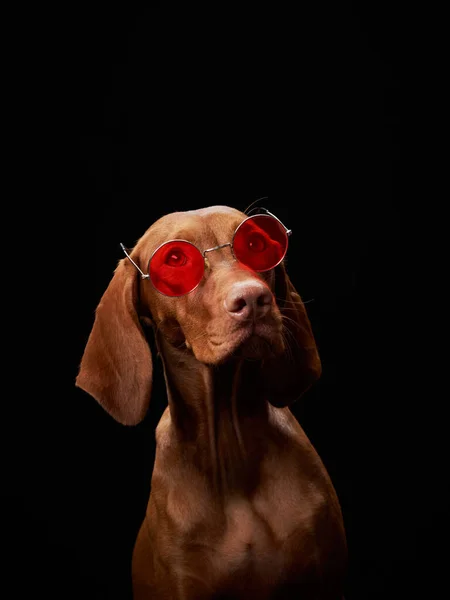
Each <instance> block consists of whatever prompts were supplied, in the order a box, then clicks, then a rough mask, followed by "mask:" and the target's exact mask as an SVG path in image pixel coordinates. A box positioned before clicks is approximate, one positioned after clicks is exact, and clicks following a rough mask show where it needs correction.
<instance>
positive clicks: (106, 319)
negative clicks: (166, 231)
mask: <svg viewBox="0 0 450 600" xmlns="http://www.w3.org/2000/svg"><path fill="white" fill-rule="evenodd" d="M138 285H139V284H138V272H137V270H136V269H135V267H134V266H133V265H131V264H130V263H129V262H128V261H127V259H122V260H121V261H120V262H119V264H118V266H117V268H116V270H115V272H114V276H113V278H112V280H111V282H110V283H109V285H108V287H107V289H106V291H105V293H104V294H103V296H102V298H101V300H100V303H99V305H98V307H97V310H96V313H95V321H94V325H93V327H92V330H91V333H90V335H89V339H88V341H87V344H86V347H85V350H84V354H83V357H82V360H81V365H80V370H79V373H78V376H77V378H76V385H77V386H78V387H80V388H81V389H83V390H84V391H86V392H88V393H89V394H91V396H93V397H94V398H95V399H96V400H97V401H98V402H99V403H100V404H101V405H102V406H103V408H104V409H105V410H106V411H107V412H108V413H109V414H110V415H111V416H112V417H114V419H116V420H117V421H119V422H120V423H122V424H124V425H135V424H137V423H139V422H140V421H142V419H143V418H144V416H145V413H146V411H147V409H148V404H149V401H150V392H151V386H152V357H151V352H150V348H149V345H148V343H147V341H146V338H145V334H144V331H143V329H142V327H141V324H140V322H139V316H138V311H137V303H138Z"/></svg>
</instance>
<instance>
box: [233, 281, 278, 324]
mask: <svg viewBox="0 0 450 600" xmlns="http://www.w3.org/2000/svg"><path fill="white" fill-rule="evenodd" d="M272 300H273V296H272V292H271V291H270V290H269V288H268V287H267V286H266V285H264V284H263V283H260V282H259V281H251V282H248V281H241V282H238V283H235V284H234V285H233V287H232V288H231V290H230V291H229V292H228V294H227V296H226V298H225V302H224V304H225V310H226V311H227V312H228V313H229V314H230V315H231V316H232V317H234V318H236V319H240V320H247V319H257V318H259V317H262V316H263V315H265V314H266V313H267V312H268V311H269V309H270V306H271V305H272Z"/></svg>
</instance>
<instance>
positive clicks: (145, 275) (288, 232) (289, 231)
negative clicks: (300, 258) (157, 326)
mask: <svg viewBox="0 0 450 600" xmlns="http://www.w3.org/2000/svg"><path fill="white" fill-rule="evenodd" d="M253 210H263V211H265V212H264V213H256V214H252V215H248V216H247V218H246V219H244V220H243V221H242V223H240V224H239V225H238V226H237V227H236V229H235V232H234V233H233V237H232V239H231V242H227V243H226V244H219V245H218V246H213V247H212V248H206V250H203V251H201V250H200V248H198V247H197V246H196V245H195V244H193V243H192V242H190V241H189V240H183V239H178V238H176V239H173V240H167V242H163V243H162V244H160V245H159V246H158V247H157V248H156V249H155V250H154V251H153V252H152V255H151V256H150V258H149V261H148V264H147V271H150V262H151V260H152V258H153V257H154V256H155V254H156V253H157V252H158V250H159V249H160V248H162V247H163V246H165V245H166V244H168V243H169V242H184V243H186V244H190V245H191V246H194V248H195V249H196V250H198V252H200V254H201V255H202V257H203V259H204V260H205V261H206V260H207V256H206V254H207V253H208V252H213V251H214V250H221V249H222V248H227V247H228V246H229V247H230V250H231V254H232V256H233V258H234V260H235V261H237V262H239V260H238V259H237V258H236V256H235V254H234V250H233V242H234V238H235V236H236V234H237V232H238V230H239V229H240V228H241V227H242V225H243V224H244V223H246V222H247V221H248V220H249V219H253V218H254V217H270V218H273V219H275V220H276V221H278V223H280V225H281V226H282V227H283V229H284V230H285V232H286V237H287V238H289V236H290V235H292V229H288V228H287V227H286V225H285V224H284V223H282V221H280V219H279V218H278V217H276V216H275V215H274V214H272V213H271V212H270V211H268V210H267V209H266V208H262V207H255V208H254V209H252V212H253ZM120 247H121V248H122V250H123V253H124V254H125V256H126V257H127V258H128V260H129V261H130V262H131V264H132V265H134V266H135V267H136V269H137V270H138V271H139V273H140V275H141V278H142V279H149V280H150V283H151V284H152V285H153V282H152V278H151V277H150V273H149V272H148V273H144V271H142V269H141V268H140V267H139V266H138V265H137V264H136V263H135V262H134V260H133V259H132V258H131V256H130V254H129V253H128V250H127V248H126V247H125V246H124V245H123V244H122V242H120ZM286 252H287V246H286ZM286 252H285V253H284V254H283V256H282V257H281V258H280V260H279V261H278V262H277V263H276V264H275V265H273V266H272V267H270V269H265V271H270V270H271V269H274V268H275V267H277V266H278V265H279V264H280V263H281V262H282V260H283V259H284V257H285V256H286ZM262 272H264V271H261V273H262ZM200 281H201V279H200ZM200 281H199V282H198V283H197V285H196V286H195V287H193V288H192V290H189V292H186V294H182V295H183V296H186V295H187V294H190V293H191V292H193V291H194V290H195V289H196V288H197V287H198V286H199V285H200ZM153 287H154V288H155V290H156V291H157V292H158V293H160V294H162V295H163V296H168V297H170V298H177V297H178V296H169V295H168V294H164V292H161V291H160V290H158V288H157V287H156V286H154V285H153Z"/></svg>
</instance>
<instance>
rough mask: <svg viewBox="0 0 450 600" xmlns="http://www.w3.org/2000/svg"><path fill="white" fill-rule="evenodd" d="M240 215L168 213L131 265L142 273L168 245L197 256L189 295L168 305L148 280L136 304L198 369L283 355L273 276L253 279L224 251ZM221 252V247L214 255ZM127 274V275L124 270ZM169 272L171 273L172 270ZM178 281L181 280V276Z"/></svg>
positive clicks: (242, 216)
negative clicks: (197, 273) (201, 257)
mask: <svg viewBox="0 0 450 600" xmlns="http://www.w3.org/2000/svg"><path fill="white" fill-rule="evenodd" d="M245 218H246V215H245V214H243V213H241V212H240V211H238V210H234V209H232V208H228V207H224V206H219V207H211V208H207V209H201V210H196V211H191V212H186V213H174V214H170V215H167V216H165V217H163V218H162V219H160V220H159V221H157V222H156V223H155V224H154V225H153V226H152V227H150V229H149V230H148V231H147V232H146V233H145V235H144V236H143V237H142V238H141V239H140V241H139V243H138V244H137V246H136V248H135V250H134V252H133V255H132V257H133V260H134V261H135V262H136V263H137V264H139V265H140V268H141V269H142V270H144V271H147V265H148V263H149V260H150V257H151V256H152V255H153V253H154V251H155V250H156V249H157V248H158V247H160V246H161V245H162V244H164V243H165V242H168V241H169V240H180V239H181V240H186V241H188V242H191V243H192V244H193V245H194V246H196V247H197V248H198V249H199V250H200V252H202V253H203V251H204V250H207V249H211V248H215V249H214V250H212V251H210V252H207V254H206V255H205V270H204V274H203V277H202V279H201V280H200V283H199V284H198V286H197V287H196V288H195V289H194V290H193V291H191V292H189V293H187V294H185V295H182V296H178V297H171V296H168V295H165V294H163V293H160V292H159V291H158V290H157V289H156V288H155V287H154V286H153V284H152V283H151V281H150V280H149V279H145V280H142V281H141V284H140V297H141V302H143V303H144V304H145V305H146V306H147V307H148V310H149V313H150V315H151V317H150V318H151V319H152V320H153V322H154V325H155V326H156V327H157V328H158V329H159V330H160V331H161V332H162V334H163V335H164V336H165V337H166V339H167V340H168V341H169V342H170V343H172V344H175V345H177V346H178V347H179V348H182V347H184V348H186V350H187V351H192V352H193V354H194V356H195V357H196V358H197V360H199V361H200V362H203V363H207V364H218V363H221V362H224V361H226V360H228V359H230V358H234V357H242V356H244V357H246V358H253V359H258V358H263V357H265V356H268V355H270V354H273V353H275V354H276V353H281V352H282V351H283V348H284V345H283V336H282V317H281V314H280V311H279V309H278V307H277V304H276V301H275V298H274V295H273V289H272V288H273V283H274V273H273V270H271V271H267V272H265V273H261V274H258V273H256V272H255V271H252V270H250V269H249V268H247V267H245V266H244V265H243V264H241V263H239V262H238V261H237V260H236V259H235V258H234V256H233V252H232V249H231V247H230V246H229V245H226V244H229V243H230V242H231V241H232V239H233V234H234V232H235V231H236V229H237V227H238V226H239V225H240V224H241V223H242V222H243V221H244V219H245ZM220 246H223V247H220ZM128 268H134V267H133V265H131V264H130V265H129V266H128ZM172 270H175V271H176V268H173V269H172ZM181 276H182V275H181Z"/></svg>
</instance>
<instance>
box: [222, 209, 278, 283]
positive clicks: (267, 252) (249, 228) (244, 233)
mask: <svg viewBox="0 0 450 600" xmlns="http://www.w3.org/2000/svg"><path fill="white" fill-rule="evenodd" d="M287 246H288V236H287V233H286V230H285V228H284V227H283V225H282V224H281V223H280V222H279V221H277V219H274V218H273V217H271V216H269V215H256V216H254V217H250V218H249V219H246V220H245V221H244V222H243V223H241V225H239V227H238V228H237V229H236V233H235V234H234V238H233V252H234V255H235V257H236V258H237V260H238V261H239V262H241V263H243V264H244V265H245V266H247V267H249V268H250V269H252V270H253V271H258V272H263V271H268V270H269V269H273V268H274V267H276V266H277V265H278V264H279V263H280V262H281V261H282V260H283V258H284V256H285V254H286V251H287Z"/></svg>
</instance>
